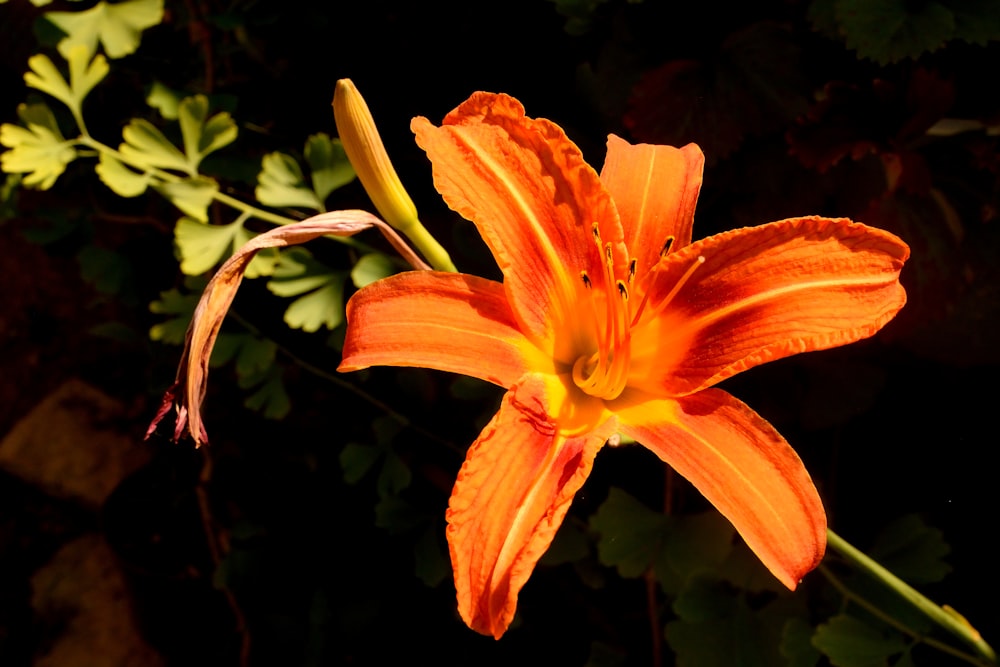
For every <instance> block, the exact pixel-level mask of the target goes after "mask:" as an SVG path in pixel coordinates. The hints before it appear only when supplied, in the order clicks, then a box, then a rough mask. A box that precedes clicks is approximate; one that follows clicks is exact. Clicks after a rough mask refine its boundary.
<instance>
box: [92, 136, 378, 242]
mask: <svg viewBox="0 0 1000 667" xmlns="http://www.w3.org/2000/svg"><path fill="white" fill-rule="evenodd" d="M75 141H76V143H78V144H82V145H84V146H86V147H88V148H91V149H93V150H95V151H97V152H98V153H104V154H106V155H109V156H110V157H113V158H114V159H116V160H118V161H119V162H122V163H124V164H127V165H128V166H130V167H133V168H135V169H138V170H140V171H143V172H145V173H148V174H150V175H152V176H154V177H156V178H157V179H159V180H160V181H162V182H164V183H179V182H181V181H183V180H185V178H184V177H181V176H177V175H176V174H172V173H170V172H169V171H165V170H163V169H157V168H156V167H150V166H148V165H144V164H141V163H139V162H138V161H137V160H135V159H133V158H130V157H128V156H126V155H123V154H122V153H121V152H120V151H118V150H115V149H114V148H112V147H111V146H108V145H107V144H103V143H101V142H100V141H98V140H96V139H94V138H93V137H91V136H90V135H89V134H87V133H83V134H82V135H81V136H80V137H78V138H77V139H76V140H75ZM212 198H213V199H214V200H215V201H217V202H219V203H220V204H225V205H226V206H228V207H230V208H232V209H235V210H237V211H239V212H240V213H243V214H244V215H247V216H249V217H252V218H257V219H258V220H263V221H264V222H269V223H271V224H274V225H288V224H291V223H293V222H297V220H295V219H294V218H290V217H288V216H285V215H280V214H278V213H272V212H271V211H266V210H264V209H261V208H258V207H256V206H254V205H252V204H247V203H246V202H244V201H241V200H239V199H237V198H236V197H231V196H230V195H227V194H225V193H223V192H219V191H216V192H214V193H213V194H212ZM327 238H330V239H333V240H334V241H337V242H338V243H342V244H344V245H347V246H350V247H352V248H354V249H356V250H358V251H360V252H363V253H374V254H379V255H385V254H386V253H385V252H383V251H381V250H378V249H376V248H374V247H372V246H370V245H368V244H366V243H363V242H361V241H358V240H357V239H354V238H351V237H338V236H329V237H327Z"/></svg>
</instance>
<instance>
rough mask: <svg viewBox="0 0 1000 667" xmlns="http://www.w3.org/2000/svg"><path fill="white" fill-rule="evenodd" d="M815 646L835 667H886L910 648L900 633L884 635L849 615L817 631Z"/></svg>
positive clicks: (825, 624) (832, 619)
mask: <svg viewBox="0 0 1000 667" xmlns="http://www.w3.org/2000/svg"><path fill="white" fill-rule="evenodd" d="M812 643H813V646H815V647H816V648H818V649H819V650H820V651H822V652H823V655H825V656H826V657H828V658H829V659H830V664H832V665H834V666H835V667H882V666H884V665H887V664H888V659H889V657H890V656H893V655H896V654H897V653H901V652H902V651H903V650H904V649H905V648H906V642H905V641H904V640H903V637H902V636H901V635H900V634H899V633H897V632H895V631H886V632H881V631H879V630H877V629H875V628H873V627H872V626H870V625H868V624H866V623H863V622H862V621H859V620H858V619H856V618H854V617H853V616H849V615H847V614H840V615H838V616H834V617H833V618H831V619H830V620H828V621H827V622H826V623H823V624H822V625H820V626H819V627H818V628H816V634H815V635H814V636H813V640H812Z"/></svg>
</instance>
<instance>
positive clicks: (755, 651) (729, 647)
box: [664, 579, 779, 667]
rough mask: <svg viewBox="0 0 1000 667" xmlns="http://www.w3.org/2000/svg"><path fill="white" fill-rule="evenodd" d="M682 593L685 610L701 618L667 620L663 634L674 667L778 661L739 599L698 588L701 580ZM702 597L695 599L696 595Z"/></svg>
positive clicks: (744, 666) (754, 666) (755, 666)
mask: <svg viewBox="0 0 1000 667" xmlns="http://www.w3.org/2000/svg"><path fill="white" fill-rule="evenodd" d="M691 584H692V588H691V590H688V591H685V592H684V594H685V595H686V596H688V597H689V598H691V599H689V600H688V602H687V603H686V606H687V607H688V609H689V611H692V612H693V611H694V610H696V609H697V610H698V612H697V615H698V616H700V617H704V618H705V620H701V621H697V622H692V621H686V620H680V619H679V620H676V621H671V622H670V623H667V626H666V628H665V632H664V634H665V636H666V639H667V642H668V643H669V644H670V648H672V649H673V650H674V652H675V653H676V662H675V664H676V665H677V667H731V666H732V665H740V666H741V667H771V666H772V665H775V664H779V663H778V662H777V660H776V659H777V656H776V655H773V654H774V653H775V650H774V648H775V647H774V645H773V644H772V643H771V642H770V638H769V637H768V636H767V634H766V632H765V628H764V627H762V622H761V619H760V618H759V616H758V615H757V614H756V613H755V612H754V611H752V610H750V609H749V608H748V607H747V605H746V602H745V601H744V600H743V599H740V598H736V597H734V596H733V595H732V594H730V595H729V600H728V602H727V601H726V600H725V598H724V595H725V594H724V592H723V591H722V590H717V589H712V588H711V586H709V587H708V589H705V590H702V588H704V587H705V586H706V584H705V583H704V582H700V581H699V580H697V579H696V580H693V581H692V582H691ZM701 595H704V596H706V597H705V598H704V599H700V600H699V599H698V598H699V596H701Z"/></svg>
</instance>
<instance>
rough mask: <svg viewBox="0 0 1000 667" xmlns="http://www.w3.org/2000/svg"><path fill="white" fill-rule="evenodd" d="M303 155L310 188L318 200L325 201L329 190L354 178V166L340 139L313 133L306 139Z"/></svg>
mask: <svg viewBox="0 0 1000 667" xmlns="http://www.w3.org/2000/svg"><path fill="white" fill-rule="evenodd" d="M305 156H306V162H308V163H309V173H310V176H311V178H312V188H313V191H314V192H315V193H316V196H317V197H318V198H319V201H320V202H325V201H326V198H327V197H328V196H329V195H330V193H331V192H333V191H334V190H336V189H337V188H339V187H342V186H344V185H347V184H348V183H350V182H351V181H353V180H354V177H355V174H354V168H353V167H352V166H351V162H350V161H349V160H348V159H347V153H345V152H344V146H343V145H342V144H341V143H340V139H331V138H330V137H329V135H327V134H324V133H319V134H314V135H312V136H310V137H309V138H308V139H307V140H306V148H305Z"/></svg>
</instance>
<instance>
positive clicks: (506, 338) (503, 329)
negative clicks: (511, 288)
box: [338, 271, 552, 387]
mask: <svg viewBox="0 0 1000 667" xmlns="http://www.w3.org/2000/svg"><path fill="white" fill-rule="evenodd" d="M347 321H348V327H347V337H346V339H345V341H344V356H343V361H342V362H341V364H340V367H339V368H338V370H340V371H352V370H358V369H360V368H367V367H369V366H418V367H422V368H435V369H438V370H443V371H449V372H452V373H461V374H462V375H470V376H473V377H477V378H481V379H483V380H486V381H488V382H492V383H494V384H497V385H500V386H502V387H509V386H510V385H512V384H513V383H514V382H515V381H516V380H517V379H518V378H519V377H521V376H522V375H524V374H525V373H526V372H528V371H529V370H539V371H547V370H551V366H552V360H551V359H549V358H547V357H545V356H543V355H541V354H540V353H539V351H538V350H537V349H536V348H535V347H534V345H532V344H531V343H530V342H529V341H528V340H527V339H526V338H525V337H524V336H523V335H522V334H521V332H520V331H519V330H518V328H517V325H516V323H515V322H514V318H513V315H512V314H511V312H510V307H509V306H508V305H507V299H506V296H505V294H504V290H503V286H502V285H501V284H500V283H497V282H494V281H492V280H486V279H484V278H479V277H476V276H469V275H464V274H458V273H443V272H441V273H439V272H435V271H414V272H408V273H401V274H398V275H395V276H391V277H389V278H386V279H384V280H380V281H378V282H376V283H372V284H371V285H368V286H367V287H364V288H363V289H361V290H359V291H358V292H357V293H356V294H355V295H354V296H353V297H351V300H350V301H349V302H348V304H347Z"/></svg>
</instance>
